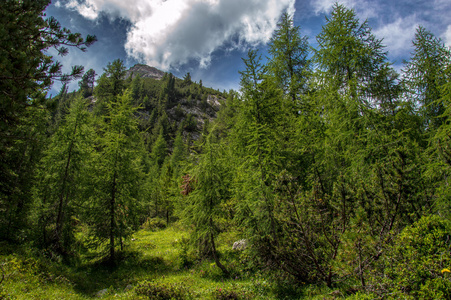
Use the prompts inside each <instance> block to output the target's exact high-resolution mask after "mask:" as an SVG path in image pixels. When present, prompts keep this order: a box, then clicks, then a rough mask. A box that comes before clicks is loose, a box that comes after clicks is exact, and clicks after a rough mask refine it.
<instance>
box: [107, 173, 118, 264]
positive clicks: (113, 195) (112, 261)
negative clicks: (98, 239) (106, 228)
mask: <svg viewBox="0 0 451 300" xmlns="http://www.w3.org/2000/svg"><path fill="white" fill-rule="evenodd" d="M116 177H117V176H116V171H114V175H113V184H112V188H111V200H110V257H109V261H110V264H111V265H114V264H115V257H114V254H115V253H114V232H115V229H116V223H115V221H114V214H115V210H114V206H115V204H116V203H115V202H116Z"/></svg>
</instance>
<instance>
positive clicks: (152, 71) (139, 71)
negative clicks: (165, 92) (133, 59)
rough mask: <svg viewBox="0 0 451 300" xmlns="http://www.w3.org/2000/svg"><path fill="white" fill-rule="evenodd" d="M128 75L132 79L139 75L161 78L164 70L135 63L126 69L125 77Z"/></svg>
mask: <svg viewBox="0 0 451 300" xmlns="http://www.w3.org/2000/svg"><path fill="white" fill-rule="evenodd" d="M130 75H131V76H132V79H133V78H135V77H136V76H137V75H139V76H140V77H141V78H153V79H158V80H160V79H161V78H163V76H164V72H163V71H160V70H158V69H157V68H154V67H150V66H147V65H141V64H137V65H134V66H133V67H131V68H130V70H128V71H127V73H126V74H125V78H128V77H129V76H130Z"/></svg>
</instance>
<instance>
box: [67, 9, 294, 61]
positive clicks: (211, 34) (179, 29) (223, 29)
mask: <svg viewBox="0 0 451 300" xmlns="http://www.w3.org/2000/svg"><path fill="white" fill-rule="evenodd" d="M294 4H295V0H246V1H243V0H128V1H123V0H69V1H67V2H66V3H65V4H64V5H65V7H66V8H69V9H73V10H76V11H78V13H80V14H81V15H82V16H84V17H85V18H87V19H90V20H95V19H97V18H98V17H99V15H100V14H102V13H105V14H106V15H108V16H109V17H111V18H124V19H127V20H129V21H130V22H131V24H132V25H131V27H130V30H129V32H128V34H127V40H126V42H125V50H126V52H127V54H128V55H129V56H130V57H132V58H135V59H138V60H142V61H144V62H146V63H147V64H149V65H153V66H156V67H159V68H161V69H165V70H166V69H169V68H170V67H177V66H180V65H183V64H185V63H188V62H190V61H192V60H196V61H198V62H199V64H200V66H202V67H206V66H208V65H209V63H210V61H211V59H212V54H213V52H214V51H216V50H218V49H224V48H228V49H236V48H238V47H240V46H242V45H248V44H252V45H255V44H258V43H265V42H267V41H268V40H269V39H270V37H271V35H272V33H273V31H274V29H275V28H276V25H277V22H278V20H279V18H280V16H281V14H282V12H283V11H288V12H289V13H291V14H294ZM60 5H61V4H60Z"/></svg>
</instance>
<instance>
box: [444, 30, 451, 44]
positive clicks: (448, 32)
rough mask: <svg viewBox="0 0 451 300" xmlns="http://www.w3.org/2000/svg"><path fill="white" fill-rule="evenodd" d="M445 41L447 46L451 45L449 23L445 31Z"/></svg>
mask: <svg viewBox="0 0 451 300" xmlns="http://www.w3.org/2000/svg"><path fill="white" fill-rule="evenodd" d="M443 41H444V42H445V45H446V46H447V47H451V25H448V28H447V29H446V31H445V34H444V36H443Z"/></svg>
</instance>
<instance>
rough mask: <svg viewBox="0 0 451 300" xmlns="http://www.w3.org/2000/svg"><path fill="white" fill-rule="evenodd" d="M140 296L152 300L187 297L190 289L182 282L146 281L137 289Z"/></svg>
mask: <svg viewBox="0 0 451 300" xmlns="http://www.w3.org/2000/svg"><path fill="white" fill-rule="evenodd" d="M135 292H136V294H137V295H138V296H145V297H148V298H149V299H152V300H171V299H187V295H188V290H187V289H186V288H184V287H183V286H182V285H181V284H167V283H155V282H148V281H144V282H141V283H139V284H138V286H137V287H136V289H135Z"/></svg>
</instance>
